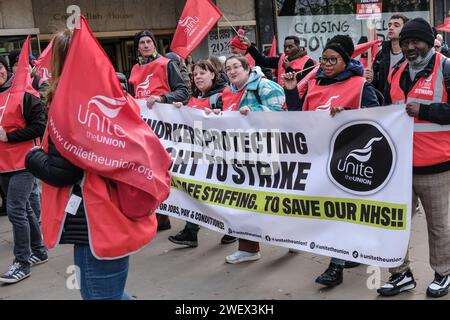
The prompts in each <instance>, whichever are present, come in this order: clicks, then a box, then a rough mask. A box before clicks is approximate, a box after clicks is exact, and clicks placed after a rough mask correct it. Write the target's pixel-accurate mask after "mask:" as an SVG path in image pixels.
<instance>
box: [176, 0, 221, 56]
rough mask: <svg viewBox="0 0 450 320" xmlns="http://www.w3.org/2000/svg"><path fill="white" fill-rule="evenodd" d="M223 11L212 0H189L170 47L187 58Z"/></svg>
mask: <svg viewBox="0 0 450 320" xmlns="http://www.w3.org/2000/svg"><path fill="white" fill-rule="evenodd" d="M221 16H222V12H220V10H219V9H218V8H217V7H216V6H215V5H214V4H213V3H212V2H211V0H187V2H186V6H185V7H184V9H183V12H182V14H181V17H180V20H179V21H178V26H177V30H176V31H175V35H174V36H173V40H172V44H171V45H170V49H171V50H172V51H173V52H175V53H177V54H178V55H179V56H180V57H181V58H183V59H185V58H186V57H187V56H188V55H189V54H190V53H191V52H192V51H194V49H195V48H197V46H198V45H199V44H200V42H201V41H202V40H203V38H204V37H205V36H206V35H207V34H208V32H209V30H211V28H212V27H213V26H214V25H215V24H216V23H217V21H219V19H220V17H221Z"/></svg>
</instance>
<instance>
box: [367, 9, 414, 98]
mask: <svg viewBox="0 0 450 320" xmlns="http://www.w3.org/2000/svg"><path fill="white" fill-rule="evenodd" d="M407 21H408V18H407V17H405V16H404V15H402V14H395V15H393V16H392V17H391V18H390V19H389V23H388V34H387V38H388V39H389V40H388V41H385V42H383V44H382V47H381V51H380V52H378V54H377V56H376V57H375V60H374V62H373V65H372V71H373V74H370V75H369V77H368V80H369V81H372V84H373V85H374V86H375V88H376V89H377V90H378V91H380V92H384V86H385V85H386V82H387V77H388V75H389V71H390V70H391V69H392V68H393V67H394V66H395V65H396V64H397V63H398V62H400V61H401V60H402V59H403V53H402V49H401V48H400V42H399V35H400V31H402V28H403V26H404V24H405V23H406V22H407Z"/></svg>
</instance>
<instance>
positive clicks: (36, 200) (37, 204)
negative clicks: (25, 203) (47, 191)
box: [29, 179, 41, 222]
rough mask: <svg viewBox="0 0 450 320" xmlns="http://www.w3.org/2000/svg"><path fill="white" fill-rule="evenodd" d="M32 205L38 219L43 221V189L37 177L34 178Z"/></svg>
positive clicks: (31, 195) (30, 200)
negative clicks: (41, 189) (40, 187)
mask: <svg viewBox="0 0 450 320" xmlns="http://www.w3.org/2000/svg"><path fill="white" fill-rule="evenodd" d="M29 202H30V206H31V209H32V210H33V212H34V214H35V215H36V218H37V220H38V221H39V222H40V221H41V191H40V189H39V184H38V181H37V179H34V183H33V188H32V189H31V193H30V199H29Z"/></svg>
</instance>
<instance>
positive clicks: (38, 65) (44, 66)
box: [34, 42, 53, 81]
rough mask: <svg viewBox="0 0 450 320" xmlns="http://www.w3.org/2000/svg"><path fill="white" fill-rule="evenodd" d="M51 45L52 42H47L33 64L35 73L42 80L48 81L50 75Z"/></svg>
mask: <svg viewBox="0 0 450 320" xmlns="http://www.w3.org/2000/svg"><path fill="white" fill-rule="evenodd" d="M52 45H53V42H50V43H49V44H48V46H47V48H45V50H44V51H43V52H42V53H41V55H40V56H39V58H38V59H37V60H36V62H35V65H34V67H35V69H36V75H37V76H38V77H40V78H41V79H42V80H43V81H48V80H49V79H51V77H52V75H51V73H50V64H51V62H52Z"/></svg>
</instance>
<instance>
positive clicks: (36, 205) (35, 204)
mask: <svg viewBox="0 0 450 320" xmlns="http://www.w3.org/2000/svg"><path fill="white" fill-rule="evenodd" d="M19 55H20V50H13V51H11V52H10V53H9V55H8V59H9V63H10V64H11V70H12V73H13V74H15V73H16V70H17V67H18V64H19ZM35 60H36V58H35V57H34V56H32V55H30V59H29V63H30V68H32V67H33V62H34V61H35ZM31 85H32V87H33V88H34V89H35V90H36V91H37V92H39V96H40V98H41V101H42V103H43V104H45V98H44V95H45V92H46V91H47V89H48V83H47V82H46V81H44V80H43V79H42V78H40V77H38V76H36V75H34V76H33V75H32V80H31ZM28 200H29V204H27V206H28V205H30V206H31V209H32V210H33V212H34V214H35V215H36V218H37V219H38V221H39V222H40V221H41V191H40V190H39V183H38V181H37V180H36V179H34V182H33V188H32V189H31V193H30V198H29V199H28Z"/></svg>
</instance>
